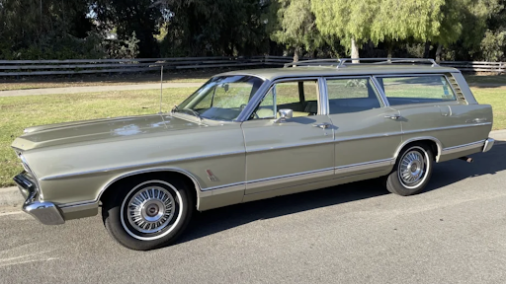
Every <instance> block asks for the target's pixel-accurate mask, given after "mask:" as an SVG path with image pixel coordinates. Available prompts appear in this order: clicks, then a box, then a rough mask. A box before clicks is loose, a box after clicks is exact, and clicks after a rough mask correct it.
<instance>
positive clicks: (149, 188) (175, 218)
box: [121, 181, 182, 241]
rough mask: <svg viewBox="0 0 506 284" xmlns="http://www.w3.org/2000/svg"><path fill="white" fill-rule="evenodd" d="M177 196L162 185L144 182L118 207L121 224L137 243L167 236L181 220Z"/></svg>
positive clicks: (179, 197) (172, 189)
mask: <svg viewBox="0 0 506 284" xmlns="http://www.w3.org/2000/svg"><path fill="white" fill-rule="evenodd" d="M181 204H182V203H181V196H180V195H179V192H178V191H177V190H176V188H174V187H173V186H172V185H171V184H169V183H167V182H164V181H149V182H144V183H142V184H140V185H138V186H136V187H135V188H133V189H132V190H131V191H130V192H129V194H128V195H127V196H126V197H125V199H124V200H123V203H122V205H121V212H122V214H121V224H122V226H123V228H124V229H125V231H126V232H127V233H128V234H129V235H130V236H132V237H134V238H136V239H138V240H144V241H149V240H156V239H159V238H162V237H163V236H165V235H167V234H168V233H169V232H170V231H171V230H172V229H173V228H174V226H175V225H176V224H177V223H178V222H179V219H180V218H181V215H182V214H181V212H182V205H181Z"/></svg>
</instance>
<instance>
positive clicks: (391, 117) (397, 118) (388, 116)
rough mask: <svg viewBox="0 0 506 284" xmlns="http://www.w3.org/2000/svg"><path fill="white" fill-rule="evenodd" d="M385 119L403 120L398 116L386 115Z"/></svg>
mask: <svg viewBox="0 0 506 284" xmlns="http://www.w3.org/2000/svg"><path fill="white" fill-rule="evenodd" d="M385 118H387V119H391V120H399V118H401V116H400V115H398V114H392V115H385Z"/></svg>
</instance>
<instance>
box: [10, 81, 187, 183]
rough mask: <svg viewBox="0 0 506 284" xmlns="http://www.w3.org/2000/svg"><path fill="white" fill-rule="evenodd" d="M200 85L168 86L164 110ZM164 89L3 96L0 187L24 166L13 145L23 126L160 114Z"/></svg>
mask: <svg viewBox="0 0 506 284" xmlns="http://www.w3.org/2000/svg"><path fill="white" fill-rule="evenodd" d="M195 89H196V88H177V89H170V88H168V89H164V90H163V92H164V94H163V95H164V96H163V98H164V102H163V109H162V110H163V111H168V110H170V109H171V108H172V106H173V105H174V104H176V103H180V102H181V101H182V100H183V99H185V98H186V97H187V96H189V95H190V94H191V93H192V92H193V91H194V90H195ZM159 95H160V90H142V91H138V90H137V91H121V92H107V93H105V92H103V93H82V94H72V95H47V96H26V97H0V187H5V186H11V185H14V184H13V182H12V177H13V176H14V175H16V174H17V173H19V172H20V171H21V170H22V168H21V166H20V164H19V161H18V158H17V157H16V155H15V154H14V152H13V151H12V149H11V148H10V145H11V143H12V141H13V140H14V138H16V137H17V136H20V135H21V134H22V133H23V129H24V128H26V127H29V126H33V125H42V124H50V123H57V122H67V121H75V120H85V119H94V118H104V117H115V116H123V115H137V114H150V113H156V112H158V110H159Z"/></svg>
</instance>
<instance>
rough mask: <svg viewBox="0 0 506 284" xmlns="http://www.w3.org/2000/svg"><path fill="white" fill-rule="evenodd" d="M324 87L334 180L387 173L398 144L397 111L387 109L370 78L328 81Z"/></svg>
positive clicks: (361, 77)
mask: <svg viewBox="0 0 506 284" xmlns="http://www.w3.org/2000/svg"><path fill="white" fill-rule="evenodd" d="M325 86H326V90H327V97H328V113H329V117H330V119H331V121H332V123H333V125H334V129H335V130H334V131H335V142H336V143H335V150H334V153H335V165H336V169H335V174H336V177H337V178H343V177H348V176H355V175H357V176H358V175H361V174H371V173H378V175H381V174H383V173H384V172H388V171H389V170H390V169H391V168H392V166H393V164H394V163H395V160H394V156H395V151H396V149H397V148H398V147H399V145H400V144H401V135H400V134H401V122H400V121H399V119H398V118H399V112H398V111H397V110H396V109H394V108H391V107H388V106H386V105H387V104H386V103H385V101H384V99H383V98H382V97H381V95H380V92H379V91H378V89H377V87H376V86H375V84H374V81H373V80H372V78H371V77H370V76H357V77H337V78H327V79H326V84H325ZM373 175H374V174H373Z"/></svg>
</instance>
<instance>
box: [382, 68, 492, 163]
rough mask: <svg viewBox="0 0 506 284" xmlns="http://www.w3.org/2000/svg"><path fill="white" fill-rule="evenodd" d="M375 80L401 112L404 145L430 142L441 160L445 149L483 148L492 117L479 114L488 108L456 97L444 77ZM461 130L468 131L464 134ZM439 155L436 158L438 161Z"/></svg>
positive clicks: (409, 76)
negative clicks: (418, 140)
mask: <svg viewBox="0 0 506 284" xmlns="http://www.w3.org/2000/svg"><path fill="white" fill-rule="evenodd" d="M377 79H378V82H380V84H381V85H382V87H383V90H384V93H385V96H386V98H387V99H388V101H389V103H390V105H391V106H393V107H395V108H396V109H398V110H399V111H400V115H401V117H402V119H401V122H402V131H403V135H402V139H403V142H407V141H409V140H411V139H417V138H419V137H427V138H430V139H432V140H434V141H436V143H437V146H438V149H437V150H438V154H439V155H441V154H442V155H443V156H444V155H445V152H447V149H452V148H455V147H457V148H458V147H460V146H463V145H466V147H470V148H473V147H474V148H477V149H479V148H480V147H482V146H483V141H484V140H485V139H486V138H487V137H488V132H489V131H490V128H491V120H492V117H491V113H489V112H486V111H485V112H483V111H482V110H484V109H486V108H488V106H484V105H478V104H474V105H471V104H468V103H467V102H466V100H465V98H464V96H462V95H460V96H459V95H458V94H456V91H455V89H454V88H453V87H452V83H451V82H450V81H449V80H448V78H447V77H446V76H445V75H444V74H422V75H403V76H383V77H378V78H377ZM456 87H458V85H457V86H456ZM463 128H468V130H467V131H463ZM470 144H472V145H470ZM452 151H453V150H452ZM439 155H438V156H437V157H436V158H437V160H438V161H439V160H440V158H441V157H440V156H439ZM457 156H458V155H457ZM451 157H452V158H456V157H453V156H451ZM442 160H445V159H442Z"/></svg>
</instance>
